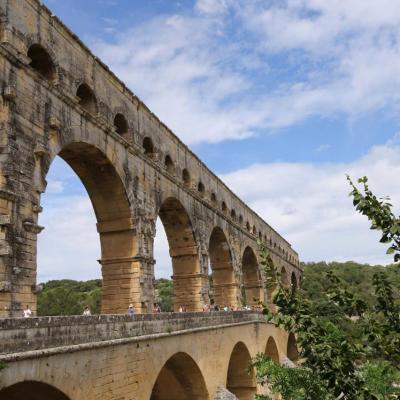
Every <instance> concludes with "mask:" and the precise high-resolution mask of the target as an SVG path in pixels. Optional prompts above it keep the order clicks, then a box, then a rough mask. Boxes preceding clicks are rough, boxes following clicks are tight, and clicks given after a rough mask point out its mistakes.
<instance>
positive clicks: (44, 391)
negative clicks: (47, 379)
mask: <svg viewBox="0 0 400 400" xmlns="http://www.w3.org/2000/svg"><path fill="white" fill-rule="evenodd" d="M0 399H7V400H70V399H69V397H67V396H66V395H65V394H64V393H63V392H61V391H60V390H59V389H57V388H55V387H54V386H51V385H48V384H47V383H42V382H38V381H23V382H18V383H15V384H14V385H11V386H8V387H5V388H4V389H1V390H0Z"/></svg>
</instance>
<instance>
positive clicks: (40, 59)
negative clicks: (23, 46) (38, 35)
mask: <svg viewBox="0 0 400 400" xmlns="http://www.w3.org/2000/svg"><path fill="white" fill-rule="evenodd" d="M27 56H28V57H29V58H30V59H31V62H30V63H29V65H30V66H31V67H32V68H33V69H34V70H36V71H37V72H38V73H39V74H40V75H42V76H43V78H45V79H47V80H48V81H52V80H54V79H55V77H56V68H55V65H54V62H53V60H52V58H51V56H50V54H49V52H48V51H47V50H46V49H45V48H44V47H43V46H41V45H40V44H38V43H35V44H32V45H31V46H30V47H29V49H28V53H27Z"/></svg>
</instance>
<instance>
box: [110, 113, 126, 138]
mask: <svg viewBox="0 0 400 400" xmlns="http://www.w3.org/2000/svg"><path fill="white" fill-rule="evenodd" d="M114 127H115V131H116V132H117V133H118V135H120V136H122V137H123V138H124V139H127V134H128V130H129V125H128V121H127V120H126V118H125V116H124V115H123V114H121V113H117V114H115V117H114Z"/></svg>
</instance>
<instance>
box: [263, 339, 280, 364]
mask: <svg viewBox="0 0 400 400" xmlns="http://www.w3.org/2000/svg"><path fill="white" fill-rule="evenodd" d="M265 355H266V356H267V357H269V358H270V359H271V360H272V361H273V362H275V363H277V364H278V363H279V361H280V357H279V351H278V346H277V345H276V342H275V339H274V338H273V337H272V336H270V337H269V338H268V341H267V345H266V346H265Z"/></svg>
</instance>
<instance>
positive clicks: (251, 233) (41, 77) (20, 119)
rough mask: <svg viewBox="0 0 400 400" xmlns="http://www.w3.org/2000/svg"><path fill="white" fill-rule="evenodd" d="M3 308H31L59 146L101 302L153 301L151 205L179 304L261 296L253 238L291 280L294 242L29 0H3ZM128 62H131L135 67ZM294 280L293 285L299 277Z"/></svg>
mask: <svg viewBox="0 0 400 400" xmlns="http://www.w3.org/2000/svg"><path fill="white" fill-rule="evenodd" d="M0 16H1V25H0V29H1V32H0V33H1V46H0V67H1V68H0V71H1V72H0V81H1V87H2V96H1V103H0V106H1V108H0V111H1V113H0V124H1V125H0V126H1V158H0V168H1V177H0V179H1V180H0V213H1V214H0V224H1V247H0V315H1V316H14V315H17V316H19V315H20V312H21V308H22V305H25V304H29V305H30V306H31V307H32V309H33V310H35V308H36V292H37V289H38V288H37V282H36V268H37V266H36V239H37V235H38V234H39V233H40V231H41V230H42V227H41V226H39V225H38V213H40V212H41V211H42V208H41V205H40V196H41V194H42V193H43V192H44V191H45V190H46V174H47V171H48V169H49V167H50V165H51V163H52V161H53V159H54V158H55V157H56V156H60V157H62V158H63V159H64V160H65V161H66V162H67V163H68V164H69V165H70V166H71V167H72V168H73V170H74V171H75V172H76V174H77V175H78V176H79V178H80V179H81V181H82V182H83V184H84V186H85V188H86V189H87V192H88V194H89V197H90V199H91V202H92V204H93V207H94V210H95V214H96V218H97V230H98V232H99V236H100V242H101V260H100V264H101V269H102V277H103V303H102V311H103V313H120V312H124V311H125V310H126V307H127V304H129V303H130V302H132V303H134V304H135V306H136V308H137V309H139V310H142V311H145V310H147V309H149V308H151V307H153V302H154V290H153V280H154V260H153V239H154V236H155V221H156V219H157V217H158V216H159V217H160V218H161V220H162V223H163V224H164V227H165V231H166V233H167V237H168V243H169V249H170V255H171V258H172V264H173V282H174V293H175V307H179V305H182V306H184V307H186V309H187V310H189V311H199V310H201V309H202V306H203V304H204V303H207V302H208V301H209V299H208V296H209V288H208V285H209V281H208V273H209V272H208V263H209V262H210V264H211V272H212V277H213V292H214V296H215V301H216V302H218V304H220V305H229V306H236V305H238V304H240V303H241V302H243V301H244V300H243V297H245V298H246V301H247V302H252V301H253V299H254V298H255V297H256V298H259V299H261V300H264V299H265V295H266V294H265V293H264V289H263V287H264V285H263V282H264V277H263V271H261V270H260V268H258V252H257V244H256V240H257V239H261V240H262V241H264V242H265V243H266V244H267V246H268V248H269V251H270V252H271V254H272V257H273V259H274V262H275V263H276V264H277V265H278V266H279V268H284V271H285V274H286V275H287V277H286V278H285V279H286V281H287V282H292V284H296V282H297V281H298V280H299V276H300V271H299V267H298V266H299V261H298V256H297V254H296V252H295V251H294V250H293V249H292V248H291V246H290V244H289V243H288V242H287V241H286V240H285V239H283V238H282V237H281V236H280V235H279V234H278V233H277V232H276V231H274V230H273V229H272V228H271V227H270V226H269V225H268V224H267V223H266V222H265V221H263V220H262V219H261V218H260V217H259V216H258V215H257V214H256V213H255V212H253V211H252V210H251V209H249V207H247V206H246V205H245V204H244V203H243V202H242V201H241V200H240V199H239V198H238V197H236V196H235V195H234V193H232V192H231V191H230V190H229V188H227V187H226V186H225V185H224V183H223V182H222V181H221V180H220V179H218V178H217V177H216V176H215V175H214V174H213V173H212V172H211V171H210V170H209V169H208V168H207V167H206V166H205V165H204V164H203V163H202V162H201V161H200V160H199V159H198V158H197V157H196V156H195V155H194V154H193V153H192V152H191V151H190V150H189V149H188V148H187V147H186V146H185V145H184V144H183V143H182V142H181V141H180V140H179V139H178V138H177V137H176V136H175V135H174V134H173V133H172V132H171V131H170V130H169V129H168V128H167V127H166V126H165V125H164V124H163V123H162V122H161V121H159V120H158V118H157V117H156V116H155V115H154V114H152V113H151V111H150V110H149V109H148V108H147V107H146V106H145V105H144V104H143V103H142V102H141V101H140V100H139V99H138V98H137V97H136V96H135V95H134V94H133V93H132V92H131V91H129V90H128V89H127V88H126V87H125V85H124V84H123V83H122V82H121V81H119V80H118V78H117V77H116V76H115V75H113V73H112V72H111V71H110V70H109V69H108V68H107V67H106V66H105V65H104V64H102V63H101V61H99V60H98V59H97V58H96V57H95V56H93V55H92V54H91V53H90V51H89V50H88V49H87V48H86V47H85V46H84V44H83V43H81V42H80V41H79V39H78V38H77V37H76V36H75V35H74V34H73V33H71V32H70V31H69V30H68V29H67V28H66V27H65V26H64V25H63V24H62V23H61V21H59V20H58V19H57V18H56V17H55V16H54V15H52V14H51V12H50V11H49V10H48V9H46V8H45V7H44V6H43V5H41V4H40V3H39V2H38V1H36V0H22V1H21V0H8V1H2V2H0ZM133 73H134V72H133ZM296 285H297V284H296Z"/></svg>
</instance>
